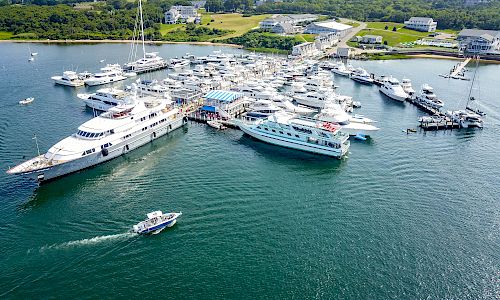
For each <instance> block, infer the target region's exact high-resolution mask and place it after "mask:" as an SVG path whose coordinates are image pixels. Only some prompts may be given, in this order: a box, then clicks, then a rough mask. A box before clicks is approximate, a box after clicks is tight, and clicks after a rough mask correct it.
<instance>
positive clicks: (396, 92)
mask: <svg viewBox="0 0 500 300" xmlns="http://www.w3.org/2000/svg"><path fill="white" fill-rule="evenodd" d="M379 91H380V92H381V93H382V94H384V95H386V96H387V97H389V98H391V99H393V100H396V101H400V102H403V101H405V100H406V99H407V98H408V97H409V96H408V94H407V93H406V92H405V91H404V89H403V87H402V86H401V85H400V84H399V80H397V79H396V78H393V77H389V78H385V79H384V81H383V82H382V85H381V86H380V88H379Z"/></svg>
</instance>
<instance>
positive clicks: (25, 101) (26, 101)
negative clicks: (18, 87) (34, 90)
mask: <svg viewBox="0 0 500 300" xmlns="http://www.w3.org/2000/svg"><path fill="white" fill-rule="evenodd" d="M33 101H35V98H33V97H29V98H26V99H23V100H21V101H19V104H21V105H26V104H30V103H31V102H33Z"/></svg>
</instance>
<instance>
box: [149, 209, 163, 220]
mask: <svg viewBox="0 0 500 300" xmlns="http://www.w3.org/2000/svg"><path fill="white" fill-rule="evenodd" d="M162 215H163V213H162V212H161V210H157V211H153V212H150V213H149V214H147V216H148V219H152V218H156V217H161V216H162Z"/></svg>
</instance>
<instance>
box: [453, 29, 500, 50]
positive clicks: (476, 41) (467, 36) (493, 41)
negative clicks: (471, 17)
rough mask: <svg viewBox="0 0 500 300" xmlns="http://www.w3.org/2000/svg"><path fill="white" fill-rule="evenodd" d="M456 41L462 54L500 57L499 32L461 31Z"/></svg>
mask: <svg viewBox="0 0 500 300" xmlns="http://www.w3.org/2000/svg"><path fill="white" fill-rule="evenodd" d="M457 40H458V43H459V48H460V50H461V51H463V52H467V53H472V54H489V55H500V31H495V30H481V29H463V30H462V31H460V33H459V34H458V37H457Z"/></svg>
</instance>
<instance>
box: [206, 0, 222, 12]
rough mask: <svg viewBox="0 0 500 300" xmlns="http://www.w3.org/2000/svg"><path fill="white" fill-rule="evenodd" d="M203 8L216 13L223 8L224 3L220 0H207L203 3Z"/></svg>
mask: <svg viewBox="0 0 500 300" xmlns="http://www.w3.org/2000/svg"><path fill="white" fill-rule="evenodd" d="M205 9H206V10H207V11H208V12H214V13H216V12H219V11H222V10H224V3H223V2H222V0H207V2H206V3H205Z"/></svg>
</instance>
